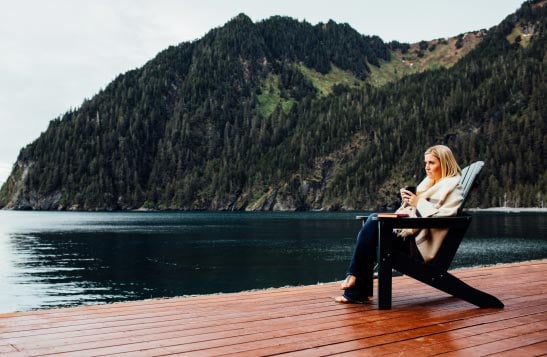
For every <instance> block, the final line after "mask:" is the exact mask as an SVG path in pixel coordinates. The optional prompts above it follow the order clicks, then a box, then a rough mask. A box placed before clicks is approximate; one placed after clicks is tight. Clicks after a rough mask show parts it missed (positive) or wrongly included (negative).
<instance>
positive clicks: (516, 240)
mask: <svg viewBox="0 0 547 357" xmlns="http://www.w3.org/2000/svg"><path fill="white" fill-rule="evenodd" d="M354 217H355V213H224V212H222V213H210V212H208V213H198V212H193V213H186V212H161V213H151V212H130V213H77V212H11V211H0V312H8V311H20V310H29V309H36V308H49V307H59V306H72V305H80V304H92V303H107V302H115V301H124V300H137V299H147V298H156V297H172V296H182V295H193V294H209V293H218V292H234V291H242V290H250V289H260V288H268V287H279V286H285V285H305V284H315V283H318V282H330V281H334V280H340V279H342V278H343V276H344V275H345V270H346V267H347V263H348V259H349V256H350V254H351V251H352V248H353V243H354V240H355V235H356V233H357V231H358V229H359V227H360V221H356V220H355V219H354ZM546 237H547V214H545V213H539V214H476V215H475V216H474V219H473V223H472V227H471V228H470V230H469V231H468V233H467V236H466V239H465V240H464V242H463V243H462V246H461V247H460V250H459V252H458V255H457V256H456V258H455V261H454V262H453V267H465V266H476V265H488V264H496V263H505V262H515V261H523V260H531V259H541V258H547V238H546Z"/></svg>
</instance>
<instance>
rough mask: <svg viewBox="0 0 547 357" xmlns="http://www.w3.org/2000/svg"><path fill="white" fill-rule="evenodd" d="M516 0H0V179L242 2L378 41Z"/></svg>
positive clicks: (453, 27) (469, 26)
mask: <svg viewBox="0 0 547 357" xmlns="http://www.w3.org/2000/svg"><path fill="white" fill-rule="evenodd" d="M522 3H523V0H494V1H492V0H458V1H454V0H418V1H410V0H391V1H379V0H337V1H327V0H312V1H298V0H273V1H272V0H269V1H261V0H231V1H212V0H199V1H195V0H0V9H1V10H0V11H1V12H0V184H2V183H3V182H4V181H5V180H6V178H7V176H8V175H9V173H10V171H11V168H12V166H13V164H14V163H15V161H16V159H17V155H18V154H19V151H20V150H21V148H23V147H24V146H25V145H27V144H29V143H31V142H32V141H34V140H35V139H36V138H37V137H38V136H39V135H40V133H41V132H43V131H44V130H46V128H47V126H48V123H49V121H50V120H52V119H55V118H56V117H58V116H59V115H62V114H63V113H65V112H66V111H68V110H69V109H71V108H78V107H79V106H80V104H81V103H82V102H83V100H84V99H85V98H91V97H93V95H95V94H96V93H97V92H98V91H99V90H100V89H102V88H104V87H105V86H106V85H107V84H108V83H109V82H110V81H112V80H113V79H114V78H115V77H116V76H117V75H118V74H120V73H124V72H126V71H128V70H131V69H134V68H138V67H141V66H142V65H143V64H144V63H145V62H147V61H148V60H150V59H152V58H153V57H154V56H155V55H156V54H157V53H158V52H159V51H161V50H163V49H165V48H167V47H168V46H170V45H176V44H178V43H180V42H186V41H192V40H195V39H198V38H201V37H202V36H203V35H205V34H206V33H207V32H208V31H209V30H210V29H212V28H215V27H219V26H222V25H224V24H225V23H226V22H227V21H229V20H230V19H231V18H233V17H235V16H236V15H237V14H239V13H241V12H243V13H245V14H247V15H248V16H249V17H250V18H251V19H252V20H253V21H255V22H256V21H260V20H263V19H265V18H268V17H270V16H273V15H285V16H290V17H292V18H295V19H298V20H306V21H308V22H310V23H312V24H317V23H318V22H327V21H328V20H329V19H332V20H334V21H336V22H338V23H348V24H350V25H351V26H352V27H353V28H354V29H356V30H357V31H358V32H360V33H361V34H365V35H378V36H380V37H381V38H382V39H383V40H384V41H385V42H389V41H391V40H397V41H400V42H417V41H420V40H430V39H436V38H440V37H450V36H455V35H458V34H460V33H464V32H468V31H474V30H479V29H483V28H485V29H488V28H490V27H492V26H494V25H497V24H498V23H499V22H501V21H502V20H503V19H504V18H505V17H506V16H507V15H509V14H511V13H513V12H514V11H515V10H517V9H518V8H519V7H520V5H521V4H522Z"/></svg>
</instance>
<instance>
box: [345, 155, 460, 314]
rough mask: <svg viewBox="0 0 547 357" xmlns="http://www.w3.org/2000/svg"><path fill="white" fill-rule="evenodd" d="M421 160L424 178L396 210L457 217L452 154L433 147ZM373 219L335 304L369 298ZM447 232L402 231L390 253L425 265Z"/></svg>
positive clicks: (405, 193) (362, 235) (457, 193)
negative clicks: (405, 255) (423, 164)
mask: <svg viewBox="0 0 547 357" xmlns="http://www.w3.org/2000/svg"><path fill="white" fill-rule="evenodd" d="M424 158H425V172H426V175H427V177H426V178H425V179H424V180H423V181H422V182H421V183H420V184H419V185H418V187H417V188H416V194H413V193H412V192H411V191H408V190H405V189H401V191H400V193H401V199H402V201H403V205H402V206H401V208H400V209H399V210H405V211H406V212H409V211H410V212H412V213H414V214H415V215H416V216H417V217H432V216H453V215H455V214H457V212H458V209H459V207H460V204H461V203H462V200H463V192H462V188H461V186H460V179H461V169H460V167H459V165H458V163H457V162H456V159H455V158H454V155H453V154H452V151H451V150H450V148H448V147H447V146H444V145H436V146H432V147H430V148H429V149H427V150H426V152H425V154H424ZM412 215H413V214H412ZM375 216H376V214H373V215H372V216H370V217H369V218H368V219H367V220H366V222H365V223H364V224H363V227H362V228H361V230H360V231H359V234H358V235H357V244H356V246H355V250H354V252H353V257H352V259H351V262H350V265H349V268H348V273H347V277H346V279H345V280H344V281H343V282H342V285H341V287H342V289H344V294H343V295H342V296H337V297H336V298H335V300H336V301H337V302H340V303H363V302H365V301H368V300H370V297H372V279H373V270H374V261H375V259H376V246H377V242H378V222H377V221H375V220H373V219H372V218H373V217H375ZM447 232H448V230H447V229H422V230H420V231H414V230H401V231H398V232H397V233H393V237H392V239H393V249H398V250H402V251H404V252H405V253H406V254H408V255H409V256H411V257H413V258H415V259H418V260H420V261H425V262H428V261H430V260H431V259H433V258H434V257H435V254H437V252H438V250H439V248H440V246H441V243H442V241H443V239H444V237H445V236H446V233H447Z"/></svg>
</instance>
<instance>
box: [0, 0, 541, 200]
mask: <svg viewBox="0 0 547 357" xmlns="http://www.w3.org/2000/svg"><path fill="white" fill-rule="evenodd" d="M546 2H547V0H541V1H527V2H525V3H524V4H523V5H522V7H521V8H520V9H519V10H518V11H517V12H516V13H515V14H512V15H510V16H508V17H507V18H506V19H505V20H504V21H503V22H501V23H500V24H499V25H498V26H495V27H493V28H491V29H489V30H481V31H474V32H469V33H466V34H461V35H458V36H456V37H454V38H451V39H438V40H433V41H422V42H420V43H418V44H402V43H398V42H392V43H389V44H386V43H384V42H383V41H382V40H381V39H380V38H378V37H377V36H364V35H361V34H359V33H357V32H356V31H355V30H353V29H352V28H351V27H350V26H349V25H348V24H337V23H335V22H333V21H329V22H328V23H320V24H317V25H311V24H309V23H306V22H299V21H296V20H294V19H291V18H287V17H279V16H275V17H272V18H270V19H267V20H264V21H261V22H258V23H253V22H252V21H251V20H250V19H249V18H248V17H247V16H246V15H244V14H240V15H238V16H236V17H235V18H233V19H232V20H230V21H229V22H228V23H226V24H225V25H224V26H222V27H219V28H215V29H213V30H211V31H210V32H209V33H207V34H206V35H205V36H204V37H203V38H201V39H199V40H196V41H193V42H186V43H181V44H179V45H177V46H172V47H169V48H168V49H166V50H164V51H162V52H161V53H159V54H158V55H157V56H156V57H155V58H154V59H152V60H150V61H149V62H148V63H146V64H145V65H144V66H143V67H142V68H139V69H135V70H132V71H129V72H127V73H124V74H122V75H120V76H118V77H117V78H116V79H115V80H113V81H112V82H111V83H110V84H109V85H108V86H107V87H106V88H105V89H104V90H102V91H101V92H99V93H98V94H97V95H95V96H94V97H93V98H92V99H90V100H87V101H85V102H84V103H83V104H82V105H81V107H80V108H78V109H76V110H73V111H69V112H67V113H65V114H64V115H63V116H62V117H59V118H57V119H55V120H53V121H52V122H51V123H50V125H49V127H48V129H47V130H46V131H45V132H44V133H43V134H42V135H41V136H40V137H39V138H38V139H36V140H35V141H34V142H33V143H31V144H29V145H28V146H26V147H25V148H23V149H22V150H21V152H20V154H19V157H18V160H17V162H16V164H15V165H14V168H13V171H12V173H11V175H10V177H9V179H8V180H7V182H6V183H5V184H4V185H3V186H2V188H1V190H0V207H4V208H14V209H69V210H117V209H138V208H141V209H183V210H190V209H192V210H195V209H208V210H307V209H332V210H334V209H374V208H377V207H386V206H391V205H393V202H394V201H395V200H396V197H395V194H396V192H397V191H398V187H400V186H401V185H404V184H406V183H408V182H415V181H416V180H418V179H421V177H422V176H423V169H422V168H421V166H422V164H421V156H422V153H423V151H424V149H425V148H426V147H428V146H430V145H432V144H435V143H441V142H442V143H446V144H448V145H449V146H451V147H452V148H453V149H454V151H455V152H456V153H457V156H458V159H459V161H460V162H461V163H462V164H465V163H468V162H470V161H473V160H477V159H481V160H484V161H486V168H485V170H484V173H483V175H482V177H483V179H482V181H481V182H480V184H479V186H480V187H479V189H480V191H479V192H480V194H476V195H474V197H473V200H474V201H473V202H471V203H470V204H473V205H476V206H481V207H489V206H499V205H502V204H508V205H515V206H537V205H539V204H542V203H543V202H544V201H545V200H546V198H547V197H546V196H547V189H546V188H547V171H546V170H545V158H546V157H547V134H546V128H545V118H546V117H547V115H546V109H545V104H544V102H545V101H544V98H545V92H546V85H545V73H544V67H545V58H547V56H546V53H545V42H546V28H545V14H546V9H547V7H546V6H545V3H546Z"/></svg>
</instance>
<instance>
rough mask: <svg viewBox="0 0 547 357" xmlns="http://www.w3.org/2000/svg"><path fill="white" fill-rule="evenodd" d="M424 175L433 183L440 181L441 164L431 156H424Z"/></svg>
mask: <svg viewBox="0 0 547 357" xmlns="http://www.w3.org/2000/svg"><path fill="white" fill-rule="evenodd" d="M425 173H426V174H427V177H429V178H430V179H432V180H434V181H438V180H440V179H441V176H442V169H441V162H440V161H439V159H437V158H436V157H435V156H433V155H431V154H426V155H425Z"/></svg>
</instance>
